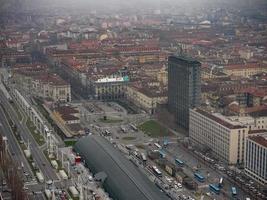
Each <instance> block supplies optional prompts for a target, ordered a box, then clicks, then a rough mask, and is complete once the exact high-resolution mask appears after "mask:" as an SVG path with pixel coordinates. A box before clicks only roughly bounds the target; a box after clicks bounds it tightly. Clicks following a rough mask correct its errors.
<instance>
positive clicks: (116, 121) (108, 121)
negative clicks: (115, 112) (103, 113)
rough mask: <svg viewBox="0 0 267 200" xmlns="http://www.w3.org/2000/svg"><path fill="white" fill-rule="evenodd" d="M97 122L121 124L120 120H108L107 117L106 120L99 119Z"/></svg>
mask: <svg viewBox="0 0 267 200" xmlns="http://www.w3.org/2000/svg"><path fill="white" fill-rule="evenodd" d="M99 121H100V122H102V123H119V122H122V121H123V120H122V119H117V118H109V117H107V119H106V120H105V119H104V118H99Z"/></svg>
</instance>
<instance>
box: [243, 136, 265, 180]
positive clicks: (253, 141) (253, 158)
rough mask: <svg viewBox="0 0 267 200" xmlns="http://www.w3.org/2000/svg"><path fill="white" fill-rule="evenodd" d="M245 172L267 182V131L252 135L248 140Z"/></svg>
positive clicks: (255, 178)
mask: <svg viewBox="0 0 267 200" xmlns="http://www.w3.org/2000/svg"><path fill="white" fill-rule="evenodd" d="M245 172H246V174H247V175H248V176H250V177H251V178H253V179H254V180H255V181H257V182H260V183H262V184H267V133H266V131H265V132H264V131H263V133H258V134H254V135H251V136H249V137H248V138H247V140H246V162H245Z"/></svg>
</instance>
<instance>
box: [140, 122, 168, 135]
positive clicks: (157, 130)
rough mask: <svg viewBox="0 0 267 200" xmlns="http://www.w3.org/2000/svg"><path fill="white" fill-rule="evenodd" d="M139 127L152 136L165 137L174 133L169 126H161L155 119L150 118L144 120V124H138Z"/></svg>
mask: <svg viewBox="0 0 267 200" xmlns="http://www.w3.org/2000/svg"><path fill="white" fill-rule="evenodd" d="M138 129H140V130H142V131H143V132H144V133H145V134H147V135H149V136H151V137H164V136H171V135H172V133H170V132H169V131H168V129H167V128H165V127H163V126H161V125H160V124H159V123H158V122H157V121H155V120H148V121H146V122H144V123H143V124H141V125H139V126H138Z"/></svg>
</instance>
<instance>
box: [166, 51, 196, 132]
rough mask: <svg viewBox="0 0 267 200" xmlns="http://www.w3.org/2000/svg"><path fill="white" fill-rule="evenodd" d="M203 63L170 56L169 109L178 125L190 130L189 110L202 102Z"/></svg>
mask: <svg viewBox="0 0 267 200" xmlns="http://www.w3.org/2000/svg"><path fill="white" fill-rule="evenodd" d="M200 70H201V63H200V62H198V61H196V60H193V59H190V58H187V57H178V56H170V57H169V59H168V109H169V111H170V112H172V113H174V115H175V120H176V122H177V124H178V125H179V126H181V127H183V128H185V129H187V130H188V128H189V109H190V108H195V107H197V106H198V105H199V104H200V100H201V88H200V87H201V73H200Z"/></svg>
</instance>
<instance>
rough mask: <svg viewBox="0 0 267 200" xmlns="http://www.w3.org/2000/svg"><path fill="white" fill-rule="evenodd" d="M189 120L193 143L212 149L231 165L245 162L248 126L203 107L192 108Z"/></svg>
mask: <svg viewBox="0 0 267 200" xmlns="http://www.w3.org/2000/svg"><path fill="white" fill-rule="evenodd" d="M189 120H190V125H189V139H190V142H191V143H192V144H193V145H199V146H204V147H207V148H209V149H211V150H212V152H213V154H214V155H215V156H216V157H218V158H219V159H220V160H222V161H224V162H226V163H228V164H230V165H232V164H241V163H243V162H244V147H245V138H246V137H247V134H248V131H249V128H247V126H245V125H243V124H242V123H240V122H234V121H231V120H229V119H227V118H226V117H224V116H222V115H219V114H215V113H209V112H207V111H204V110H201V109H190V114H189Z"/></svg>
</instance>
